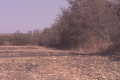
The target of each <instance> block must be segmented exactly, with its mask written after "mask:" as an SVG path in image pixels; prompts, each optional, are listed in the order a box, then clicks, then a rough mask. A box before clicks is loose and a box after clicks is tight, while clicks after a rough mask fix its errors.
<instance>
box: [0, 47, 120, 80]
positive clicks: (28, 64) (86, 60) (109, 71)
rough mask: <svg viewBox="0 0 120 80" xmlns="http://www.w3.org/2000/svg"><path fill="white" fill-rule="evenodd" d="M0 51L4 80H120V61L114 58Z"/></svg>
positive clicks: (47, 51)
mask: <svg viewBox="0 0 120 80" xmlns="http://www.w3.org/2000/svg"><path fill="white" fill-rule="evenodd" d="M31 49H32V50H31ZM7 50H8V51H9V52H6V51H7ZM0 51H2V52H1V53H0V79H1V80H119V79H120V69H119V68H120V61H119V60H118V61H114V60H112V59H111V58H109V57H110V56H101V55H90V54H89V55H87V54H86V55H85V54H84V55H83V54H82V53H80V52H77V51H76V52H75V51H64V50H62V51H61V50H53V49H50V48H49V49H48V48H44V47H38V46H1V47H0ZM10 51H11V52H10ZM19 51H21V52H19ZM32 51H33V52H32ZM1 54H3V55H6V56H7V57H4V56H3V55H1ZM10 54H12V55H10ZM18 54H19V55H18ZM25 54H27V55H28V56H26V55H25ZM31 54H32V55H31ZM35 54H37V56H34V55H35ZM38 54H39V55H38ZM43 54H44V56H43ZM9 55H10V56H9Z"/></svg>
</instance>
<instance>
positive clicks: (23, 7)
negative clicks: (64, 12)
mask: <svg viewBox="0 0 120 80" xmlns="http://www.w3.org/2000/svg"><path fill="white" fill-rule="evenodd" d="M67 6H68V4H67V2H66V0H0V33H11V32H15V31H16V30H21V31H24V32H26V31H28V30H33V29H40V28H44V27H48V26H50V25H51V24H52V23H53V22H54V20H55V19H56V15H58V14H59V13H60V12H61V10H60V8H63V7H67Z"/></svg>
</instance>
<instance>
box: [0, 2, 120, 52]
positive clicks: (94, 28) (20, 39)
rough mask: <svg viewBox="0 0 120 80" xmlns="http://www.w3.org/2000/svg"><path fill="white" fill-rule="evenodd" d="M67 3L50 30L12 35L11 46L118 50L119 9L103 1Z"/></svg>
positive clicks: (117, 6)
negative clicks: (26, 45)
mask: <svg viewBox="0 0 120 80" xmlns="http://www.w3.org/2000/svg"><path fill="white" fill-rule="evenodd" d="M68 3H69V4H70V5H69V7H68V8H66V9H64V8H63V9H62V10H61V11H62V14H60V15H58V16H57V18H56V20H55V22H54V24H52V25H51V27H50V28H45V29H44V30H43V31H33V32H28V33H20V32H16V33H14V34H12V35H11V38H8V39H10V40H9V41H10V42H11V43H12V44H15V45H23V44H37V45H43V46H47V47H55V48H62V49H71V48H72V49H73V48H74V49H79V48H81V47H82V48H93V49H94V48H97V49H103V50H104V49H106V48H110V49H114V47H120V38H119V35H120V15H119V11H120V6H119V5H116V4H112V3H110V2H108V1H107V0H100V1H99V0H93V1H91V0H68ZM2 39H3V38H0V43H1V41H2ZM3 41H4V40H3Z"/></svg>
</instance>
